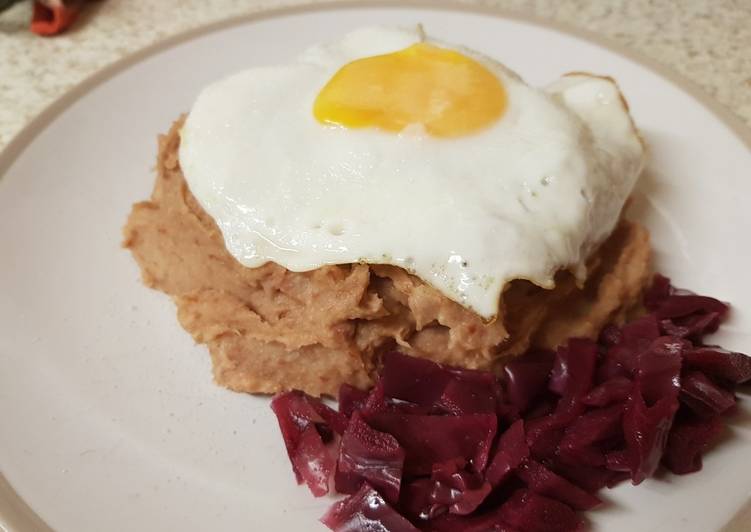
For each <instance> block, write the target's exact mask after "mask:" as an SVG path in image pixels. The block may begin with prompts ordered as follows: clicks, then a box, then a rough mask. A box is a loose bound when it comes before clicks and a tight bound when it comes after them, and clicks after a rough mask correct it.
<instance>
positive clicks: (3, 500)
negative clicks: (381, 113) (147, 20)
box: [0, 0, 751, 532]
mask: <svg viewBox="0 0 751 532" xmlns="http://www.w3.org/2000/svg"><path fill="white" fill-rule="evenodd" d="M311 2H315V3H311ZM373 8H389V9H425V10H434V11H453V12H463V13H470V14H476V15H482V16H486V17H490V18H498V19H506V20H512V21H516V22H522V23H526V24H531V25H535V26H539V27H542V28H546V29H551V30H554V31H558V32H560V33H563V34H566V35H570V36H574V37H576V38H579V39H582V40H584V41H587V42H590V43H592V44H595V45H596V46H598V47H601V48H604V49H606V50H608V51H611V52H614V53H616V54H618V55H621V56H623V57H626V58H627V59H630V60H631V61H633V62H635V63H637V64H639V65H640V66H643V67H645V68H647V69H648V70H651V71H652V72H654V73H655V74H657V75H658V76H660V77H662V78H663V79H665V80H666V81H668V82H669V83H671V84H672V85H674V86H677V87H678V88H679V89H681V90H683V91H684V92H686V93H687V94H688V95H690V96H691V97H692V98H693V99H694V100H695V101H696V102H697V103H698V104H700V105H701V106H703V107H704V108H705V109H707V111H709V112H710V113H711V114H712V115H713V116H714V117H715V118H717V119H718V120H719V121H720V122H722V123H723V124H724V125H725V126H726V127H727V128H728V129H729V130H730V131H731V132H732V133H733V134H734V135H735V136H736V137H737V138H738V139H739V140H740V141H741V142H742V143H743V144H745V145H746V146H747V147H748V148H749V149H750V150H751V127H749V126H748V125H747V124H746V123H745V122H744V121H743V120H742V119H741V118H740V117H739V116H737V115H736V114H734V113H733V112H732V111H730V109H728V108H727V107H725V106H724V105H723V104H721V103H720V102H719V101H717V100H716V99H715V98H713V97H712V96H711V95H709V94H708V93H707V92H706V91H705V90H704V89H703V88H701V87H700V86H699V85H698V84H697V83H696V82H694V81H692V80H690V79H688V78H686V77H684V76H683V75H681V74H679V73H678V72H676V71H674V70H673V69H672V68H671V67H669V66H667V65H664V64H662V63H660V62H659V61H657V60H655V59H652V58H650V57H648V56H646V55H645V54H643V53H642V52H640V51H637V50H632V49H631V48H628V47H626V46H624V45H622V44H620V43H618V42H616V41H614V40H612V39H610V38H608V37H605V36H602V35H599V34H597V33H595V32H592V31H589V30H586V29H583V28H579V27H575V26H573V25H572V24H569V23H566V22H561V21H557V20H552V19H548V18H544V17H541V16H539V15H536V14H530V13H521V12H519V11H517V10H514V9H509V8H506V7H493V6H488V5H469V4H459V3H457V2H456V1H455V0H365V1H358V0H322V1H317V0H306V1H304V2H303V3H301V4H295V5H286V6H279V7H272V8H263V7H261V8H260V10H258V11H253V12H250V13H243V14H239V15H231V16H228V17H226V18H222V19H219V20H217V21H213V22H210V23H207V24H203V25H200V26H197V27H195V28H190V29H187V30H184V31H181V32H178V33H176V34H174V35H171V36H169V37H166V38H164V39H161V40H158V41H156V42H154V43H151V44H149V45H147V46H145V47H144V48H141V49H139V50H136V51H134V52H132V53H130V54H128V55H126V56H124V57H122V58H120V59H118V60H116V61H114V62H112V63H110V64H108V65H105V66H104V67H102V68H101V69H99V70H97V71H96V72H94V73H92V74H90V75H89V76H87V77H85V78H84V79H83V80H81V81H79V82H78V83H76V84H75V85H73V86H72V87H71V88H70V89H68V90H67V91H66V92H65V93H63V94H62V95H61V96H59V97H58V98H56V99H55V100H53V101H52V102H50V103H49V104H47V105H46V106H45V107H44V108H43V109H42V110H41V111H40V112H39V113H37V114H36V116H34V118H32V119H31V120H30V121H29V122H28V123H27V124H26V125H25V126H24V127H22V128H21V129H20V130H19V131H18V132H17V133H16V134H15V135H14V136H13V137H12V138H11V140H10V142H9V143H8V144H7V145H6V146H5V148H4V149H3V150H2V151H0V183H2V181H3V180H4V177H5V174H6V173H7V171H8V169H9V168H10V167H11V166H12V165H13V163H14V162H15V161H16V160H17V159H18V158H19V156H20V155H21V154H22V153H23V152H24V151H25V149H26V148H27V147H28V146H29V145H30V144H31V143H32V142H33V141H34V139H35V138H36V137H37V136H38V135H39V134H40V133H41V132H42V131H43V130H44V129H45V128H46V127H47V126H48V125H49V124H50V123H51V122H52V121H53V120H55V118H57V117H58V116H59V115H61V114H62V113H63V112H64V111H65V110H66V109H67V108H69V107H70V106H71V105H73V104H74V103H75V102H77V101H78V100H80V99H82V98H83V97H84V96H86V95H87V94H88V93H89V92H91V91H92V90H93V89H95V88H96V87H98V86H99V85H101V84H102V83H104V82H105V81H107V80H109V79H111V78H113V77H115V76H116V75H117V74H119V73H120V72H122V71H124V70H126V69H127V68H129V67H131V66H133V65H135V64H137V63H139V62H141V61H143V60H145V59H147V58H148V57H151V56H153V55H155V54H157V53H160V52H162V51H164V50H168V49H170V48H173V47H175V46H177V45H180V44H182V43H185V42H189V41H191V40H193V39H195V38H198V37H202V36H204V35H208V34H211V33H214V32H218V31H222V30H225V29H228V28H232V27H235V26H242V25H244V24H248V23H252V22H257V21H261V20H267V19H273V18H277V17H283V16H287V15H300V14H305V13H310V12H326V11H329V12H330V11H336V10H357V9H373ZM0 186H1V185H0ZM0 190H2V189H0ZM749 519H751V498H749V500H748V501H747V503H746V504H745V505H743V506H742V507H741V508H740V509H739V510H738V512H737V513H736V514H735V515H733V516H731V517H730V518H729V519H728V521H727V522H726V524H725V525H724V526H723V528H722V529H721V531H722V532H740V531H741V530H742V526H743V523H745V522H747V521H748V520H749ZM0 530H2V531H4V532H22V531H27V530H33V531H39V532H52V530H53V529H52V528H51V527H50V526H49V525H47V523H46V522H45V521H44V520H43V519H42V518H41V516H40V515H38V514H37V513H36V512H35V511H34V510H33V509H32V508H31V506H30V505H29V504H28V503H27V502H26V501H25V500H23V499H22V498H21V497H20V495H18V493H16V491H15V490H14V489H13V487H12V486H11V484H10V483H9V482H8V480H7V479H6V478H5V476H4V475H3V472H2V471H1V470H0Z"/></svg>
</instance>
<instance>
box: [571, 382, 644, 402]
mask: <svg viewBox="0 0 751 532" xmlns="http://www.w3.org/2000/svg"><path fill="white" fill-rule="evenodd" d="M633 387H634V383H633V382H632V381H631V379H628V378H626V377H614V378H612V379H610V380H607V381H605V382H603V383H602V384H599V385H598V386H595V387H594V388H592V389H591V390H590V391H589V393H588V394H587V395H585V396H584V398H583V399H582V403H584V404H585V405H587V406H608V405H611V404H613V403H622V402H623V401H625V400H626V399H627V398H628V396H629V394H630V393H631V389H632V388H633Z"/></svg>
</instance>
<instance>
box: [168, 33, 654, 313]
mask: <svg viewBox="0 0 751 532" xmlns="http://www.w3.org/2000/svg"><path fill="white" fill-rule="evenodd" d="M179 160H180V166H181V168H182V171H183V173H184V175H185V178H186V180H187V183H188V186H189V187H190V190H191V192H192V193H193V195H194V196H195V197H196V198H197V200H198V201H199V203H200V204H201V205H202V207H203V208H204V209H205V210H206V211H207V212H208V213H209V215H211V216H212V217H213V219H214V220H215V221H216V223H217V225H218V227H219V229H220V230H221V232H222V234H223V236H224V240H225V243H226V246H227V249H228V250H229V252H230V253H231V254H232V255H233V256H234V257H235V258H236V259H237V260H238V261H239V262H240V263H242V264H243V265H245V266H248V267H257V266H261V265H263V264H264V263H266V262H269V261H272V262H275V263H277V264H280V265H282V266H284V267H285V268H288V269H289V270H293V271H307V270H312V269H315V268H319V267H321V266H323V265H328V264H348V263H358V262H360V263H370V264H392V265H395V266H400V267H403V268H405V269H406V270H408V271H410V272H411V273H413V274H414V275H416V276H418V277H419V278H421V279H422V280H424V281H425V282H426V283H428V284H430V285H431V286H433V287H435V288H436V289H437V290H439V291H440V292H441V293H443V294H445V295H446V296H447V297H449V298H450V299H452V300H454V301H456V302H458V303H459V304H461V305H463V306H465V307H466V308H469V309H471V310H473V311H474V312H476V313H477V314H479V315H481V316H482V317H484V318H487V319H491V318H492V317H493V316H495V315H496V314H497V312H498V307H499V299H500V295H501V293H502V291H503V288H504V286H505V285H506V283H508V282H509V281H511V280H513V279H527V280H529V281H531V282H533V283H535V284H537V285H539V286H542V287H546V288H552V287H553V286H554V276H555V274H556V272H557V271H559V270H561V269H569V270H571V271H572V272H574V273H575V274H576V275H577V276H578V277H579V278H580V279H584V278H585V277H586V268H585V263H586V260H587V258H588V256H589V255H590V254H591V253H592V251H593V250H595V249H596V248H597V246H598V245H599V244H600V243H601V242H602V241H603V240H604V239H605V238H607V236H609V234H610V233H611V231H612V230H613V228H614V227H615V225H616V223H617V221H618V219H619V217H620V214H621V210H622V208H623V205H624V203H625V201H626V199H627V198H628V196H629V194H630V192H631V190H632V188H633V186H634V183H635V181H636V180H637V177H638V175H639V173H640V171H641V169H642V166H643V162H644V147H643V144H642V142H641V140H640V138H639V135H638V132H637V130H636V128H635V127H634V124H633V122H632V120H631V117H630V115H629V112H628V108H627V106H626V104H625V100H624V99H623V97H622V95H621V93H620V91H619V89H618V87H617V86H616V84H615V82H614V81H613V80H611V79H609V78H606V77H597V76H592V75H588V74H576V75H569V76H565V77H563V78H561V79H560V80H558V81H557V82H555V83H553V84H552V85H550V86H549V87H547V88H544V89H539V88H534V87H530V86H529V85H527V84H526V83H524V81H522V80H521V78H520V77H519V76H518V75H516V74H515V73H514V72H512V71H511V70H509V69H508V68H506V67H505V66H503V65H502V64H501V63H499V62H498V61H496V60H494V59H491V58H489V57H486V56H484V55H482V54H480V53H478V52H475V51H473V50H469V49H466V48H462V47H460V46H455V45H450V44H446V43H443V42H440V41H436V40H433V39H429V38H425V37H424V36H423V35H422V33H421V32H420V31H418V30H417V29H416V30H408V29H396V28H386V27H373V28H364V29H360V30H356V31H354V32H352V33H350V34H348V35H346V36H344V37H343V38H342V39H340V40H339V41H337V42H333V43H330V44H326V45H318V46H314V47H312V48H310V49H308V50H307V51H305V52H304V53H302V55H300V56H299V57H298V58H297V60H295V61H293V62H291V63H289V64H285V65H278V66H268V67H258V68H252V69H249V70H246V71H243V72H240V73H237V74H234V75H232V76H230V77H228V78H226V79H223V80H220V81H217V82H216V83H213V84H212V85H209V86H208V87H206V88H205V89H204V90H203V91H202V92H201V93H200V95H199V96H198V99H197V100H196V102H195V104H194V105H193V107H192V109H191V111H190V113H189V115H188V117H187V119H186V121H185V123H184V126H183V128H182V131H181V144H180V150H179Z"/></svg>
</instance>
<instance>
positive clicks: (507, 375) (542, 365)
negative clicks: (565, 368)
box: [503, 350, 555, 412]
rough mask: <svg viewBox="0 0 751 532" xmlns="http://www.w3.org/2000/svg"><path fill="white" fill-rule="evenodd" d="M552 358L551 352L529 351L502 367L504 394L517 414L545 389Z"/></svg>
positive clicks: (553, 356)
mask: <svg viewBox="0 0 751 532" xmlns="http://www.w3.org/2000/svg"><path fill="white" fill-rule="evenodd" d="M554 358H555V353H553V352H552V351H539V350H538V351H530V352H529V353H527V354H525V355H524V356H523V357H519V358H516V359H514V360H511V361H510V362H508V363H507V364H506V365H505V366H504V368H503V376H504V383H505V385H506V394H507V396H508V399H509V401H510V402H511V404H512V405H513V406H515V407H516V408H517V409H518V411H519V412H524V411H525V410H527V408H528V407H529V405H530V404H531V403H532V401H533V400H534V399H536V398H537V397H538V396H539V395H540V394H541V393H542V392H543V391H545V390H546V389H547V384H548V378H549V377H550V371H551V369H553V359H554Z"/></svg>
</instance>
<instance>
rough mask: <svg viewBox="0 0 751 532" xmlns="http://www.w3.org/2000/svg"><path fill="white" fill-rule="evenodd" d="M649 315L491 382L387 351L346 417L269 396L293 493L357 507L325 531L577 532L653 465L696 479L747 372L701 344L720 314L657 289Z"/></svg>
mask: <svg viewBox="0 0 751 532" xmlns="http://www.w3.org/2000/svg"><path fill="white" fill-rule="evenodd" d="M644 303H645V307H646V308H647V309H648V310H649V311H650V313H649V314H647V315H645V316H643V317H641V318H639V319H637V320H634V321H631V322H629V323H627V324H625V325H623V326H621V327H618V326H615V325H610V326H607V327H605V328H604V329H603V330H602V331H601V332H600V334H599V336H598V340H597V341H596V342H593V341H591V340H585V339H577V338H573V339H570V340H569V341H568V342H567V343H566V344H565V345H563V346H561V347H559V348H558V349H557V351H556V352H555V353H554V352H551V351H538V350H533V351H530V352H528V353H526V354H525V355H523V356H521V357H518V358H516V359H514V360H512V361H510V362H509V363H508V364H507V365H506V366H505V368H503V371H502V374H501V377H500V379H496V377H495V376H494V375H493V374H492V373H490V372H485V371H477V370H469V369H459V368H451V367H446V366H442V365H439V364H436V363H434V362H431V361H428V360H424V359H415V358H412V357H408V356H406V355H403V354H400V353H398V352H393V353H388V354H386V355H385V356H384V358H383V369H382V373H381V378H380V379H379V380H377V381H376V385H375V386H374V387H373V389H372V390H371V391H370V392H362V391H360V390H357V389H355V388H352V387H351V386H347V385H344V386H342V388H341V390H340V406H339V408H340V411H341V413H339V412H336V411H334V410H332V409H330V408H328V407H327V406H326V405H325V404H323V403H322V402H321V401H320V400H318V399H314V398H312V397H310V396H307V395H305V394H303V393H301V392H290V393H286V394H281V395H279V396H277V397H276V398H275V399H274V401H273V402H272V408H273V409H274V412H275V413H276V414H277V417H278V419H279V426H280V428H281V430H282V435H283V438H284V441H285V445H286V446H287V452H288V455H289V457H290V461H291V463H292V468H293V470H294V472H295V475H296V476H297V479H298V482H306V483H307V484H308V486H309V487H310V489H311V491H312V492H313V493H314V494H315V495H322V494H324V493H326V491H327V490H328V485H329V481H330V477H331V473H332V471H334V470H336V474H335V475H334V480H335V482H334V486H335V487H336V490H337V491H338V492H340V493H342V492H344V493H350V494H351V496H350V497H348V498H347V499H345V500H344V501H341V502H339V503H337V504H335V505H334V507H333V508H332V509H331V510H330V511H329V512H328V513H327V514H326V516H324V518H323V522H324V523H325V524H327V525H328V526H329V527H331V528H333V529H334V530H342V531H347V532H355V531H359V530H372V531H374V532H376V531H377V532H388V531H390V530H394V531H402V530H409V531H413V530H417V529H416V528H415V526H417V527H419V528H420V529H422V530H425V531H433V532H449V531H450V532H485V531H497V532H527V531H538V530H539V531H545V532H551V531H558V530H560V531H572V530H579V529H581V527H582V526H583V521H582V520H581V519H580V518H579V517H578V516H577V514H576V513H575V510H587V509H590V508H592V507H594V506H596V505H598V504H599V503H600V500H599V499H598V498H597V496H596V495H595V493H596V492H597V491H598V490H599V489H601V488H603V487H605V486H607V487H612V486H614V485H616V484H618V483H619V482H621V481H623V480H625V479H628V478H630V479H631V481H632V482H633V483H634V484H638V483H640V482H642V481H643V480H644V479H645V478H647V477H649V476H650V475H652V474H653V473H655V471H656V469H657V467H658V466H659V465H660V464H662V465H664V466H665V467H666V468H667V469H669V470H671V471H673V472H674V473H677V474H685V473H689V472H693V471H696V470H698V469H700V468H701V465H702V459H701V457H702V454H703V453H704V452H706V451H707V449H708V448H709V447H710V446H711V445H712V443H713V442H715V441H716V440H717V439H718V437H719V435H720V434H721V431H722V428H723V424H722V422H721V421H720V417H719V416H720V415H722V414H724V413H726V412H728V411H729V410H732V408H733V405H735V396H734V394H733V392H734V388H735V386H736V385H737V384H739V383H742V382H746V381H749V380H751V359H749V358H748V357H747V356H745V355H742V354H740V353H732V352H729V351H726V350H723V349H722V348H719V347H712V346H704V345H701V344H700V342H701V341H702V337H703V336H704V335H705V334H707V333H710V332H712V331H714V330H715V329H716V328H717V326H718V324H719V322H720V321H721V320H722V319H723V318H724V317H725V316H726V314H727V311H728V309H727V306H726V305H725V304H724V303H722V302H720V301H718V300H716V299H713V298H707V297H703V296H697V295H695V294H692V293H690V292H686V291H681V290H676V289H674V288H673V287H672V286H671V285H670V282H669V280H668V279H667V278H665V277H662V276H655V279H654V282H653V284H652V286H651V287H650V289H649V290H648V291H647V293H646V295H645V298H644ZM695 343H699V345H695ZM498 428H502V429H504V430H499V431H498V434H497V437H496V429H498ZM337 434H340V435H342V437H341V439H338V438H337V437H336V435H337ZM337 445H339V447H338V449H339V459H338V462H337V463H336V467H335V468H334V454H332V451H333V450H334V449H336V446H337ZM407 519H409V521H408V520H407ZM410 521H411V522H410Z"/></svg>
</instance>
